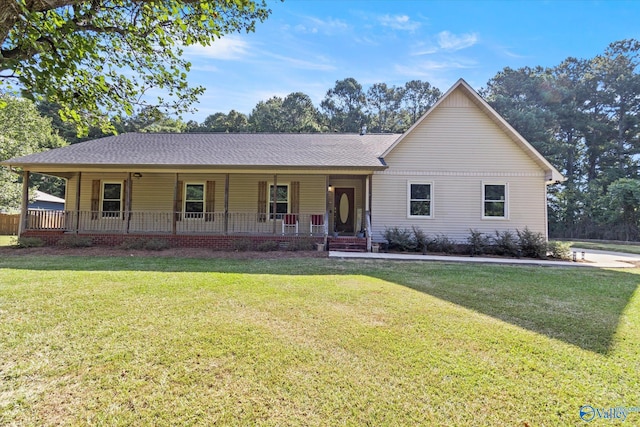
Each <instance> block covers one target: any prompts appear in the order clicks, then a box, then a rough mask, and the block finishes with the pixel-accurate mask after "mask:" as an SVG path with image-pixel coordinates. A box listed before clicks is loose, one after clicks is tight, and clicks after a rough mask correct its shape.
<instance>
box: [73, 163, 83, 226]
mask: <svg viewBox="0 0 640 427" xmlns="http://www.w3.org/2000/svg"><path fill="white" fill-rule="evenodd" d="M81 185H82V172H78V183H77V185H76V205H75V209H76V212H75V215H76V223H75V230H74V231H75V233H76V234H78V231H80V186H81Z"/></svg>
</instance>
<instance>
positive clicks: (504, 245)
mask: <svg viewBox="0 0 640 427" xmlns="http://www.w3.org/2000/svg"><path fill="white" fill-rule="evenodd" d="M493 243H494V250H495V251H496V255H507V256H518V251H519V246H518V239H517V237H516V235H515V234H513V232H511V231H509V230H505V231H503V232H502V233H501V232H499V231H498V230H496V237H494V238H493Z"/></svg>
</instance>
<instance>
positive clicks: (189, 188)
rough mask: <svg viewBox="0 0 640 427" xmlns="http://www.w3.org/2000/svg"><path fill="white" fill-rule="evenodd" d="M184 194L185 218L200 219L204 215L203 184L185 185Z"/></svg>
mask: <svg viewBox="0 0 640 427" xmlns="http://www.w3.org/2000/svg"><path fill="white" fill-rule="evenodd" d="M184 193H185V198H184V216H185V218H202V214H203V213H204V184H186V185H185V192H184Z"/></svg>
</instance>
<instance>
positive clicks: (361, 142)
mask: <svg viewBox="0 0 640 427" xmlns="http://www.w3.org/2000/svg"><path fill="white" fill-rule="evenodd" d="M2 164H4V165H6V166H10V167H13V168H21V169H22V170H23V174H24V175H25V181H26V180H27V178H28V175H29V173H31V172H38V173H43V174H48V175H53V176H58V177H63V178H65V179H66V180H67V185H66V196H65V201H66V206H65V219H64V221H63V222H62V223H61V225H60V226H59V227H57V229H52V228H50V227H48V226H46V224H48V222H47V221H46V218H43V214H42V212H37V211H32V210H29V209H27V208H26V206H27V203H26V202H25V203H23V211H22V221H21V229H20V232H21V234H24V235H37V236H40V237H43V238H47V239H54V240H55V238H60V235H63V234H65V233H77V234H80V235H90V236H92V237H94V238H96V239H98V241H99V242H103V243H112V244H115V243H117V242H119V241H122V238H123V236H164V237H166V238H169V239H171V240H172V241H173V242H174V243H176V244H178V245H185V246H187V245H207V246H213V247H231V246H230V243H229V242H230V241H232V240H233V239H237V238H251V239H254V238H258V239H269V238H271V239H276V238H277V239H279V240H281V241H282V239H285V240H286V239H290V238H294V237H296V236H307V237H311V238H314V239H318V241H325V240H324V239H327V237H328V238H329V239H331V238H332V237H335V236H338V237H339V238H343V239H344V238H347V239H346V240H349V239H350V240H351V241H352V242H354V243H355V242H358V241H361V242H366V245H368V247H369V248H370V247H371V242H376V241H384V238H383V234H384V232H385V229H387V228H389V227H399V228H412V227H414V226H415V227H418V228H420V229H422V230H423V231H424V232H426V233H427V234H430V235H434V234H444V235H447V236H448V237H449V238H451V239H452V240H457V241H464V240H465V239H466V238H467V236H468V235H469V230H470V229H476V230H479V231H481V232H485V233H491V234H493V233H494V232H495V231H496V230H498V231H504V230H510V231H515V230H516V229H524V228H525V227H528V228H529V229H531V230H532V231H535V232H541V233H543V234H544V235H545V236H546V235H547V185H548V184H551V183H555V182H559V181H562V180H563V179H564V178H563V176H562V175H561V174H560V172H558V171H557V170H556V169H555V168H554V167H553V166H552V165H551V164H550V163H549V162H548V161H547V160H546V159H545V158H544V157H543V156H542V155H541V154H540V153H538V152H537V151H536V150H535V149H534V148H533V147H532V146H531V145H530V144H529V143H528V142H527V141H526V140H525V139H524V138H523V137H522V136H521V135H520V134H518V132H516V131H515V130H514V129H513V127H511V126H510V125H509V124H508V123H507V122H506V121H505V120H504V119H503V118H502V117H501V116H500V115H499V114H498V113H497V112H496V111H495V110H493V109H492V108H491V107H490V106H489V105H488V104H487V103H486V102H485V101H484V100H483V99H482V98H481V97H480V96H479V95H478V94H477V93H476V92H475V91H474V90H473V89H472V88H471V87H470V86H469V85H468V84H467V83H466V82H465V81H464V80H462V79H461V80H459V81H458V82H457V83H456V84H454V85H453V87H451V89H449V90H448V91H447V92H446V93H445V94H444V95H443V96H442V97H441V99H440V100H438V102H437V103H436V104H435V105H434V106H433V107H432V108H431V109H430V110H429V111H428V112H427V113H425V114H424V115H423V116H422V117H421V118H420V119H419V120H418V121H417V122H416V123H415V124H414V125H413V126H412V127H411V128H410V129H409V130H407V131H406V132H405V133H403V134H362V135H356V134H223V133H200V134H150V133H141V134H136V133H127V134H122V135H118V136H110V137H106V138H101V139H97V140H93V141H87V142H83V143H79V144H74V145H71V146H67V147H63V148H57V149H53V150H50V151H46V152H42V153H37V154H32V155H28V156H24V157H19V158H14V159H10V160H7V161H4V162H2ZM23 196H24V200H25V201H26V200H28V197H29V195H28V189H27V187H25V189H24V195H23ZM43 224H44V225H43ZM53 236H57V237H53ZM358 239H362V240H358ZM254 241H255V240H254Z"/></svg>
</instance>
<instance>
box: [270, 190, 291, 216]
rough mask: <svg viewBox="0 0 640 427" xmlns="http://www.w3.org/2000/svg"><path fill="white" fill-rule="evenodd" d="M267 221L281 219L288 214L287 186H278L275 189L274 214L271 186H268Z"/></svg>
mask: <svg viewBox="0 0 640 427" xmlns="http://www.w3.org/2000/svg"><path fill="white" fill-rule="evenodd" d="M268 200H269V202H268V203H269V219H273V218H274V217H275V218H276V219H280V218H282V216H283V214H286V213H289V186H288V185H278V188H277V189H276V212H275V216H274V212H273V184H271V185H269V197H268Z"/></svg>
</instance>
